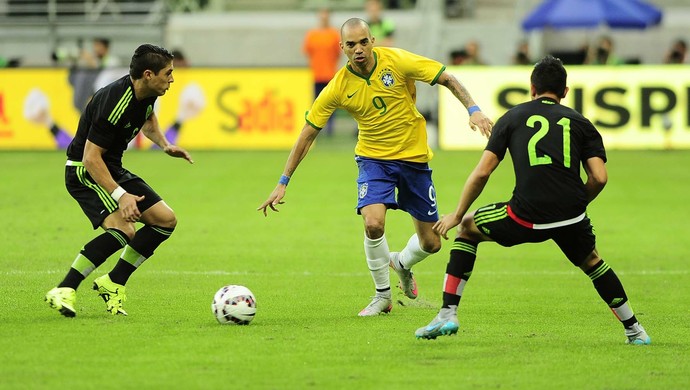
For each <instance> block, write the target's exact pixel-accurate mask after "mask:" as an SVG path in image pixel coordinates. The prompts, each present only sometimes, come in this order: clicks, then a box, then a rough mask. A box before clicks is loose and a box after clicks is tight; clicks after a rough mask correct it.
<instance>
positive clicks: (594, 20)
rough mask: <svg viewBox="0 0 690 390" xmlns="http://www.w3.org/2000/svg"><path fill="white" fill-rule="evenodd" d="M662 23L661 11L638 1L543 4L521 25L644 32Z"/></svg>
mask: <svg viewBox="0 0 690 390" xmlns="http://www.w3.org/2000/svg"><path fill="white" fill-rule="evenodd" d="M660 22H661V11H660V10H659V9H657V8H656V7H655V6H653V5H651V4H648V3H645V2H643V1H641V0H545V1H544V2H543V3H541V4H540V5H538V6H537V7H536V8H535V9H534V10H533V11H532V12H531V13H530V14H529V15H527V17H526V18H525V19H524V20H523V21H522V28H523V29H524V30H528V31H529V30H534V29H541V28H545V27H550V28H554V29H564V28H593V27H597V26H599V25H607V26H609V27H611V28H629V29H643V28H647V27H649V26H654V25H657V24H659V23H660Z"/></svg>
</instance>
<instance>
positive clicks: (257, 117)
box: [0, 0, 690, 149]
mask: <svg viewBox="0 0 690 390" xmlns="http://www.w3.org/2000/svg"><path fill="white" fill-rule="evenodd" d="M542 1H543V0H384V1H383V3H384V4H385V6H386V8H385V10H384V16H385V17H386V18H387V19H390V20H392V21H393V22H394V23H395V26H396V33H395V46H397V47H401V48H403V49H407V50H410V51H413V52H416V53H419V54H422V55H425V56H428V57H431V58H434V59H437V60H439V61H442V62H445V63H448V64H450V54H451V52H453V51H457V50H459V49H462V48H463V47H464V45H466V44H467V43H468V42H471V41H474V42H477V43H478V44H479V48H480V56H481V58H482V59H483V60H484V61H485V62H486V63H487V64H488V65H489V66H487V67H482V68H481V69H476V67H473V68H471V69H470V68H467V69H465V68H463V69H462V70H457V72H458V76H459V78H460V79H461V80H462V81H463V82H465V83H466V84H467V85H468V87H469V88H470V91H471V92H472V93H473V95H475V100H477V101H478V102H480V105H482V106H483V107H484V108H485V111H489V112H490V113H491V114H492V115H493V116H496V117H497V116H498V115H500V114H502V112H504V110H505V109H506V102H507V103H510V104H517V103H518V102H519V101H520V100H521V99H523V98H524V94H522V95H518V96H517V97H513V98H512V99H508V100H507V101H504V102H502V103H501V101H500V97H499V96H497V95H496V90H504V89H505V88H507V87H519V86H521V87H525V85H526V83H527V77H528V72H526V71H525V69H524V68H520V67H516V66H513V65H512V61H513V55H514V54H515V52H516V49H517V47H518V45H519V44H520V43H521V42H526V43H527V44H528V45H529V50H530V51H529V55H530V57H531V59H538V58H539V57H541V56H542V55H544V54H546V53H554V54H557V55H560V56H561V58H563V59H564V60H565V61H566V62H567V63H571V64H576V63H578V61H579V60H580V59H581V57H582V56H583V55H584V51H583V50H584V48H585V47H586V46H591V45H595V44H596V41H597V40H598V39H599V38H600V37H601V36H604V35H606V36H609V37H611V38H612V40H613V42H614V44H615V53H616V55H617V56H618V57H620V58H621V59H623V60H624V62H625V63H627V64H636V66H635V67H632V69H631V66H627V67H625V70H620V71H619V70H618V69H617V70H616V71H615V72H612V70H611V69H610V68H608V69H592V70H591V71H589V73H587V72H588V71H585V73H582V74H580V73H578V72H579V70H575V71H574V72H571V74H572V75H573V77H572V78H571V80H572V81H571V83H573V82H579V83H581V85H582V88H581V90H582V94H581V96H580V97H579V99H581V100H583V101H584V103H581V104H580V105H579V107H578V108H581V109H582V111H583V113H584V114H585V115H587V116H590V117H591V116H594V119H593V120H598V121H599V122H601V124H602V126H601V128H603V129H604V130H606V129H612V130H614V133H615V134H613V135H612V137H613V138H612V139H614V138H615V140H614V142H613V143H612V146H613V147H618V146H622V147H628V146H631V145H629V144H628V143H626V142H622V141H621V138H629V137H628V135H625V134H624V135H623V136H620V134H621V133H626V134H627V133H628V132H630V137H632V138H634V141H633V142H632V147H635V148H639V147H642V148H645V147H649V148H653V149H659V148H669V147H676V148H686V147H688V146H690V135H688V133H690V125H689V124H688V122H690V119H689V118H688V114H687V111H688V96H687V95H688V94H689V92H688V88H687V87H688V84H689V82H688V78H689V76H687V70H686V68H682V69H680V68H678V66H676V65H674V66H671V65H663V63H664V57H665V56H666V54H667V52H668V50H669V48H670V46H671V45H672V44H673V42H674V41H676V40H678V39H683V40H685V41H688V40H690V30H688V28H687V20H690V3H688V1H687V0H652V1H648V3H650V4H653V5H654V6H656V7H657V8H659V9H660V10H661V11H662V14H663V18H662V20H661V23H659V24H658V25H655V26H651V27H649V28H645V29H611V28H608V27H606V26H603V25H602V26H598V27H595V28H587V29H583V28H575V29H549V28H547V29H543V30H541V29H540V30H532V31H525V30H523V28H522V26H521V22H522V21H523V20H524V18H525V17H526V16H527V15H528V14H529V13H530V11H532V10H533V9H535V7H537V6H538V5H539V4H540V3H541V2H542ZM631 1H633V0H631ZM324 6H328V7H329V8H330V9H332V16H331V23H332V25H334V26H336V27H338V26H340V24H341V23H342V22H343V21H345V20H346V19H348V18H350V17H353V16H357V17H362V18H365V19H366V14H365V12H364V0H330V1H328V0H137V1H135V0H130V1H115V0H0V37H1V38H0V58H2V60H1V62H0V63H4V64H5V66H6V67H10V66H12V67H17V68H19V69H32V70H36V71H37V70H39V69H40V70H43V71H48V70H50V72H52V73H37V74H28V73H26V72H23V73H22V72H20V73H12V71H13V70H12V69H4V70H3V69H0V81H1V82H0V98H2V99H0V108H2V111H0V149H12V148H20V149H22V148H31V149H33V148H38V149H46V148H48V149H50V148H54V147H55V145H53V141H52V140H51V138H50V137H48V135H49V133H47V132H45V131H43V132H41V131H39V130H38V128H37V127H35V126H37V122H38V121H37V120H36V118H35V116H36V115H38V114H36V113H35V112H34V114H36V115H34V118H33V119H29V118H28V117H27V112H30V111H31V107H28V106H31V105H32V104H33V103H32V102H33V101H31V100H30V99H28V98H27V97H28V96H34V95H36V93H34V95H31V94H32V92H34V89H35V88H31V87H30V86H28V84H27V83H36V82H38V81H35V80H38V79H41V80H46V81H45V82H47V83H48V85H38V84H37V85H36V86H35V87H37V88H39V89H41V91H42V92H41V93H39V94H38V95H39V96H40V97H41V99H39V98H35V99H34V100H35V101H39V102H43V106H50V110H51V111H52V117H53V119H55V121H54V122H60V123H62V125H61V128H62V129H63V130H64V131H66V132H67V133H69V132H73V131H74V128H75V127H76V120H77V118H78V111H79V110H78V108H79V104H80V103H79V99H78V98H77V97H75V96H70V100H74V104H73V105H72V106H73V107H71V106H69V105H63V106H61V104H62V102H61V100H65V97H66V96H65V93H66V92H65V91H66V89H65V86H64V85H54V83H55V82H54V81H52V82H51V81H50V80H55V79H60V78H69V79H70V84H71V85H72V87H73V88H75V89H76V87H75V86H74V82H73V79H74V77H75V76H74V74H73V70H74V65H75V57H76V56H77V55H78V51H79V47H80V46H84V45H86V44H87V43H88V44H89V45H90V42H91V40H92V39H94V38H98V37H105V38H108V39H109V40H110V42H111V46H110V49H111V53H112V54H113V55H115V56H117V57H119V58H120V59H121V60H122V65H123V66H124V67H126V66H127V65H128V62H129V58H130V56H131V53H132V51H133V49H134V48H135V47H136V46H138V45H139V44H141V43H144V42H150V43H155V44H159V45H162V46H165V47H166V48H168V49H171V50H173V49H176V50H181V51H182V52H183V53H184V54H185V57H186V58H187V59H188V60H189V62H190V63H191V64H192V69H191V70H185V71H177V72H176V75H177V76H178V79H177V84H176V85H175V86H174V88H173V89H172V90H171V95H173V98H167V97H165V98H163V99H159V100H162V101H163V102H166V101H167V100H168V99H171V100H172V99H175V100H176V101H177V100H179V99H181V96H179V95H180V94H182V92H183V91H184V87H185V84H189V83H190V82H192V81H194V82H198V83H199V84H200V90H201V91H202V93H201V94H200V95H201V96H202V97H203V101H204V105H205V107H206V111H205V112H204V115H201V117H199V118H196V119H195V120H196V121H197V122H196V124H194V123H191V122H190V125H189V126H190V127H188V128H191V127H194V126H196V127H204V129H208V128H209V126H215V127H217V128H218V134H225V135H227V134H229V133H233V132H234V133H233V136H232V137H230V138H227V139H223V138H222V136H221V138H220V141H219V142H217V143H216V142H213V143H210V142H208V139H207V140H206V142H202V141H200V140H198V139H194V138H192V137H185V136H184V131H183V132H182V133H181V134H182V135H181V136H180V142H181V143H183V144H186V146H188V147H192V148H194V147H197V148H224V147H230V148H246V147H253V146H256V147H261V148H264V147H266V148H272V149H275V148H281V149H282V148H288V147H289V146H290V145H291V142H292V140H293V139H294V137H295V136H296V132H297V131H299V129H300V128H301V126H302V124H303V121H302V113H303V112H304V110H306V109H308V107H309V104H310V102H311V100H312V99H313V94H312V93H311V80H309V74H308V70H307V60H306V58H305V56H304V54H303V53H302V50H301V45H302V42H303V39H304V35H305V33H306V32H307V30H308V29H310V28H312V27H314V26H315V25H316V12H315V11H316V10H317V9H319V8H321V7H324ZM341 61H342V62H343V63H344V61H345V58H344V57H343V58H341ZM686 61H687V59H686ZM660 66H668V67H669V68H667V69H668V71H667V70H663V71H661V72H660V71H659V67H660ZM685 66H687V64H686V65H685ZM583 68H587V66H584V67H583ZM595 68H601V67H595ZM458 69H459V68H458ZM569 69H571V68H569ZM621 69H623V68H621ZM683 69H685V70H683ZM56 72H57V73H56ZM59 72H62V73H59ZM65 72H67V73H65ZM185 72H186V73H185ZM243 72H244V73H243ZM285 72H287V73H285ZM291 72H298V73H291ZM492 72H493V73H492ZM495 72H499V73H498V74H502V75H507V76H506V77H507V78H508V80H506V81H505V82H503V83H502V84H496V83H495V82H494V83H492V82H487V81H492V80H493V78H494V76H495V74H496V73H495ZM120 73H121V72H120ZM655 75H663V76H664V77H665V78H663V79H660V80H657V79H656V76H655ZM616 76H617V77H618V79H616V78H615V77H616ZM585 77H586V78H587V79H586V80H585V79H583V78H585ZM611 77H613V79H612V78H611ZM249 79H251V80H255V82H259V83H260V85H259V87H258V88H254V89H252V88H250V85H249V84H246V85H247V86H246V87H243V86H242V85H243V84H242V83H247V82H248V81H247V80H249ZM511 79H512V80H513V81H512V82H510V81H509V80H511ZM30 80H31V81H30ZM204 80H206V81H204ZM219 80H222V81H223V82H224V83H225V87H224V89H223V88H220V89H218V88H216V89H213V88H211V86H213V85H214V84H217V83H218V81H219ZM227 80H229V81H227ZM616 80H618V81H616ZM225 81H227V82H225ZM286 81H287V82H286ZM42 82H43V81H41V82H40V83H42ZM40 83H39V84H40ZM51 83H52V84H51ZM261 83H263V84H261ZM271 83H275V86H274V84H271ZM607 83H608V84H607ZM611 83H613V84H611ZM181 84H182V85H181ZM630 85H631V86H632V87H630V91H628V92H625V91H623V92H620V90H621V89H624V90H627V89H628V87H629V86H630ZM588 87H589V88H590V90H591V91H588V90H587V88H588ZM281 88H282V89H281ZM441 89H442V88H426V87H424V88H421V87H418V106H419V109H420V111H421V112H422V113H423V114H424V115H425V116H427V118H428V119H429V123H430V129H431V133H432V141H433V142H434V144H435V145H436V144H438V145H440V146H441V147H442V148H448V149H465V148H475V147H477V145H476V143H477V142H478V141H472V140H471V139H470V142H469V144H467V143H465V140H458V139H450V140H447V139H446V140H445V141H444V135H443V133H444V127H445V125H444V123H446V122H448V121H458V120H463V121H464V118H462V117H455V116H451V117H448V118H444V114H443V111H444V110H443V106H444V96H443V93H442V92H441V93H439V90H441ZM648 89H651V90H652V92H649V91H648ZM258 90H260V93H259V92H257V91H258ZM228 91H239V92H238V94H235V95H232V94H230V93H229V92H228ZM250 91H251V93H256V95H251V93H250ZM669 91H670V92H669ZM70 93H73V94H75V95H76V94H78V93H79V91H77V90H75V91H74V92H70ZM607 94H608V95H607ZM188 95H189V94H188ZM288 95H289V98H287V97H286V96H288ZM298 95H299V96H298ZM302 95H303V96H302ZM43 96H45V98H43ZM607 96H608V97H607ZM34 97H35V96H34ZM283 97H285V99H287V100H285V99H283V100H281V99H282V98H283ZM574 98H578V97H577V96H576V97H574ZM523 100H524V99H523ZM46 101H49V102H50V103H46ZM252 102H253V103H252ZM602 102H603V103H602ZM566 103H567V104H574V105H576V106H577V105H578V103H577V102H576V101H568V102H566ZM161 104H164V105H167V107H165V106H164V107H162V108H160V109H161V110H162V111H161V113H160V114H159V117H161V118H163V119H164V121H167V122H169V123H171V124H174V123H175V122H176V120H177V118H176V116H177V114H176V113H175V110H177V107H173V106H174V104H172V103H161ZM179 104H180V105H181V104H182V103H179ZM611 106H614V108H613V109H612V108H611ZM231 107H232V108H231ZM242 107H243V108H242ZM267 107H268V108H267ZM439 107H441V109H440V110H441V111H440V112H439ZM616 107H622V109H616ZM487 109H488V110H487ZM166 110H167V111H166ZM214 110H215V111H214ZM262 110H263V111H262ZM597 110H599V111H597ZM645 110H646V111H645ZM34 111H36V110H34ZM68 111H69V112H68ZM267 111H270V113H269V114H270V115H268V114H266V112H267ZM448 111H449V110H446V112H448ZM269 116H270V118H268V117H269ZM337 117H339V118H342V117H345V115H342V113H339V115H337ZM266 118H268V119H266ZM281 121H286V122H285V123H283V122H281ZM220 122H223V123H224V124H223V125H218V124H217V123H220ZM260 122H261V126H258V125H257V123H260ZM286 123H287V124H286ZM344 123H345V124H343V125H341V126H340V127H341V128H345V129H344V130H342V131H345V132H347V133H348V134H351V133H352V130H353V129H352V128H353V126H354V125H352V124H350V123H349V122H344ZM47 125H48V126H52V125H54V124H47ZM257 126H258V127H257ZM280 126H283V127H282V128H281V129H280V130H279V132H278V137H277V138H276V137H274V136H273V135H275V134H273V133H274V132H275V128H276V127H280ZM437 126H438V128H439V132H438V137H437V135H436V134H437V133H436V128H437ZM26 129H29V130H26ZM32 129H33V130H32ZM257 129H258V130H257ZM30 131H33V132H34V133H35V134H34V135H32V136H30V135H28V133H27V132H30ZM204 131H206V130H204ZM243 131H244V134H245V135H247V134H248V133H252V134H254V136H252V137H249V138H247V137H240V136H238V135H237V133H238V132H239V133H242V132H243ZM650 132H654V133H655V135H654V136H652V137H651V138H650V136H649V135H648V133H650ZM640 134H642V135H643V136H642V138H640V137H639V135H640ZM266 135H269V136H270V138H271V141H269V142H266V141H261V140H260V138H261V136H264V137H265V136H266ZM41 137H43V139H42V138H41ZM208 137H211V138H213V137H215V135H214V134H213V133H211V134H207V135H206V138H208ZM437 138H438V139H437Z"/></svg>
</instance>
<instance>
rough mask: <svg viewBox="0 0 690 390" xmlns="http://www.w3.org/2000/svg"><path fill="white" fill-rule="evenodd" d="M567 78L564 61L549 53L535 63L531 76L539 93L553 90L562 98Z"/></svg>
mask: <svg viewBox="0 0 690 390" xmlns="http://www.w3.org/2000/svg"><path fill="white" fill-rule="evenodd" d="M567 79H568V73H567V72H566V71H565V67H564V66H563V62H561V60H560V59H559V58H556V57H554V56H552V55H547V56H546V57H544V58H542V59H541V60H539V62H537V63H536V64H535V65H534V69H533V70H532V76H531V77H530V81H531V82H532V85H534V89H536V92H537V94H539V95H541V94H543V93H546V92H552V93H555V94H556V95H557V96H558V97H561V98H562V97H564V96H565V88H566V84H567Z"/></svg>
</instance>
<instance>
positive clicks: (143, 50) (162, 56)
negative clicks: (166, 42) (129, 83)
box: [129, 43, 174, 80]
mask: <svg viewBox="0 0 690 390" xmlns="http://www.w3.org/2000/svg"><path fill="white" fill-rule="evenodd" d="M173 58H174V57H173V55H172V53H170V52H169V51H168V50H167V49H164V48H162V47H160V46H156V45H151V44H149V43H146V44H143V45H141V46H139V47H137V49H136V50H135V51H134V55H133V56H132V62H130V63H129V75H130V76H132V78H133V79H135V80H138V79H140V78H142V77H143V76H144V71H146V70H147V69H148V70H152V71H153V72H154V73H155V74H158V72H160V71H161V69H163V68H165V67H166V66H168V65H169V64H170V62H172V60H173Z"/></svg>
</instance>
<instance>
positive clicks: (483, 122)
mask: <svg viewBox="0 0 690 390" xmlns="http://www.w3.org/2000/svg"><path fill="white" fill-rule="evenodd" d="M493 126H494V122H492V121H491V119H489V117H487V116H486V115H484V113H483V112H481V111H475V112H473V113H472V115H471V116H470V127H471V128H472V130H474V131H477V129H479V131H480V132H481V133H482V135H483V136H485V137H486V138H489V136H490V135H491V129H492V128H493Z"/></svg>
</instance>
